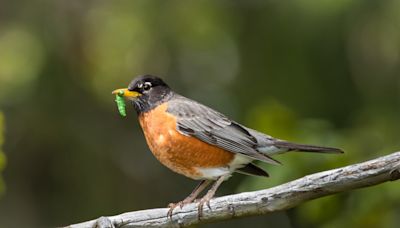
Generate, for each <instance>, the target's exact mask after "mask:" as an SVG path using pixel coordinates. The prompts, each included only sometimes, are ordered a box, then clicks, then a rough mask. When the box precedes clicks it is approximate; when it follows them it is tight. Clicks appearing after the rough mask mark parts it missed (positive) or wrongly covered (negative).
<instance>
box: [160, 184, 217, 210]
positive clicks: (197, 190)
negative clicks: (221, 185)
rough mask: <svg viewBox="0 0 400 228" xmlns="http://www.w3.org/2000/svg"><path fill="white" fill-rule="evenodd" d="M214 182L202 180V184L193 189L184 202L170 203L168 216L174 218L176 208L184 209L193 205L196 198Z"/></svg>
mask: <svg viewBox="0 0 400 228" xmlns="http://www.w3.org/2000/svg"><path fill="white" fill-rule="evenodd" d="M211 182H212V180H202V181H200V183H199V184H198V185H197V186H196V187H195V188H194V189H193V191H192V193H190V195H189V196H188V197H186V198H185V199H184V200H182V201H180V202H178V203H170V204H168V207H169V211H168V214H167V216H168V217H170V218H171V217H172V212H173V210H174V209H175V208H176V207H178V206H179V207H181V209H182V207H183V206H185V205H186V204H189V203H192V202H193V201H194V200H195V199H196V197H197V196H198V195H199V194H200V193H201V192H202V191H203V190H204V189H205V188H207V186H208V185H209V184H211Z"/></svg>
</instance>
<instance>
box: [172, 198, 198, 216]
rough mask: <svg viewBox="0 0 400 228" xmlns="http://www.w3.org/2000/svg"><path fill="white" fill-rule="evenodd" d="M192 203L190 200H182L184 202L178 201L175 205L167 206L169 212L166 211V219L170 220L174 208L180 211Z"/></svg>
mask: <svg viewBox="0 0 400 228" xmlns="http://www.w3.org/2000/svg"><path fill="white" fill-rule="evenodd" d="M192 202H193V200H192V199H184V200H182V201H179V202H177V203H170V204H168V207H169V210H168V213H167V217H169V218H171V219H172V213H173V211H174V209H175V208H177V207H180V208H181V209H182V208H183V207H184V206H185V205H187V204H190V203H192Z"/></svg>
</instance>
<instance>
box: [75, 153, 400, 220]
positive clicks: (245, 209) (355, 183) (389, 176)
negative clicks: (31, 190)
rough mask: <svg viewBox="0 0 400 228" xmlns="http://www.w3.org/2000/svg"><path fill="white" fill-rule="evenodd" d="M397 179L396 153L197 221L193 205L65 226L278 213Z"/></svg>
mask: <svg viewBox="0 0 400 228" xmlns="http://www.w3.org/2000/svg"><path fill="white" fill-rule="evenodd" d="M397 179H400V152H395V153H392V154H390V155H387V156H383V157H380V158H377V159H374V160H370V161H367V162H363V163H359V164H354V165H349V166H346V167H342V168H338V169H333V170H329V171H325V172H320V173H315V174H312V175H308V176H305V177H303V178H300V179H297V180H294V181H291V182H288V183H286V184H282V185H279V186H276V187H273V188H269V189H265V190H261V191H255V192H244V193H240V194H235V195H229V196H224V197H219V198H215V199H213V200H211V203H210V206H211V210H210V209H209V208H208V207H204V213H203V217H202V218H201V220H199V219H198V216H197V204H196V203H192V204H190V205H187V206H185V207H183V209H180V208H176V209H175V211H174V212H175V213H174V214H173V216H172V219H169V218H168V217H167V212H168V208H158V209H149V210H142V211H134V212H128V213H124V214H120V215H116V216H109V217H101V219H97V220H91V221H88V222H83V223H79V224H75V225H70V226H69V227H71V228H84V227H88V228H89V227H96V226H97V227H112V226H115V227H185V226H189V225H194V224H199V223H205V222H210V221H220V220H228V219H231V218H233V217H245V216H249V215H259V214H267V213H270V212H274V211H282V210H286V209H289V208H292V207H295V206H297V205H299V204H300V203H303V202H305V201H309V200H311V199H315V198H320V197H323V196H326V195H332V194H335V193H338V192H344V191H348V190H352V189H356V188H363V187H368V186H372V185H377V184H380V183H383V182H387V181H395V180H397Z"/></svg>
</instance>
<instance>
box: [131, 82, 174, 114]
mask: <svg viewBox="0 0 400 228" xmlns="http://www.w3.org/2000/svg"><path fill="white" fill-rule="evenodd" d="M128 91H129V92H131V94H135V95H133V96H129V95H125V97H126V98H127V99H129V100H131V101H132V103H133V106H134V107H135V110H136V112H137V113H142V112H146V111H149V110H151V109H153V108H155V107H156V106H157V105H159V104H161V103H163V102H165V101H167V100H168V99H170V98H171V97H172V94H173V92H172V91H171V89H170V88H169V86H168V85H167V84H166V83H165V82H164V81H163V80H162V79H161V78H159V77H157V76H153V75H141V76H138V77H136V78H135V79H133V80H132V81H131V83H129V86H128ZM129 92H128V93H129Z"/></svg>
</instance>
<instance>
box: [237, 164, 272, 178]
mask: <svg viewBox="0 0 400 228" xmlns="http://www.w3.org/2000/svg"><path fill="white" fill-rule="evenodd" d="M236 172H238V173H242V174H247V175H253V176H263V177H269V175H268V173H267V172H266V171H265V170H263V169H262V168H260V167H258V166H256V165H254V164H253V163H249V164H247V165H246V166H245V167H242V168H240V169H237V170H236Z"/></svg>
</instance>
